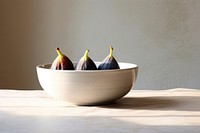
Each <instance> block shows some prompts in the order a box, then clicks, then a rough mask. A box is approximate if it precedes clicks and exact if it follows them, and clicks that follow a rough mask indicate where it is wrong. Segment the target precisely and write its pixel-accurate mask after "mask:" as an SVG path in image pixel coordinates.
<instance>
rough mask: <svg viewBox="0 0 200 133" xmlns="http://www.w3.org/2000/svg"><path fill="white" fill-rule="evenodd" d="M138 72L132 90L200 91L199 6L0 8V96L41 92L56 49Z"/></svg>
mask: <svg viewBox="0 0 200 133" xmlns="http://www.w3.org/2000/svg"><path fill="white" fill-rule="evenodd" d="M110 44H112V45H113V46H114V49H115V51H114V56H115V58H116V59H117V60H118V61H123V62H130V63H135V64H137V65H139V75H138V79H137V83H136V86H135V89H168V88H176V87H190V88H200V81H199V80H200V70H199V68H200V0H0V45H1V47H0V63H1V64H0V88H15V89H41V87H40V85H39V83H38V80H37V75H36V70H35V67H36V65H38V64H42V63H49V62H50V63H51V62H52V61H53V60H54V58H55V57H56V56H57V55H56V52H55V50H54V49H55V47H60V48H61V50H62V51H63V53H64V54H66V55H67V56H68V57H69V58H70V59H71V60H73V61H77V60H79V59H80V57H81V56H82V55H83V53H84V51H85V50H86V49H90V53H89V54H90V57H91V58H92V59H93V60H94V61H101V60H102V59H103V58H105V56H106V55H107V54H108V52H109V46H110Z"/></svg>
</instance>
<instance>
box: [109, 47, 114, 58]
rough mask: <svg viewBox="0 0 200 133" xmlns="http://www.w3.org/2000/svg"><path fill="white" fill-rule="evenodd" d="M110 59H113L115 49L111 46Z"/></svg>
mask: <svg viewBox="0 0 200 133" xmlns="http://www.w3.org/2000/svg"><path fill="white" fill-rule="evenodd" d="M109 57H113V47H112V46H110V54H109Z"/></svg>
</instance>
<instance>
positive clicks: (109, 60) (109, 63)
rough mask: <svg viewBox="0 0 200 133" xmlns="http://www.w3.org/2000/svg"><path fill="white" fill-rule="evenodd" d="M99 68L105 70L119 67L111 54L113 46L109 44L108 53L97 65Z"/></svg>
mask: <svg viewBox="0 0 200 133" xmlns="http://www.w3.org/2000/svg"><path fill="white" fill-rule="evenodd" d="M98 69H99V70H107V69H120V67H119V64H118V63H117V60H116V59H115V58H114V56H113V47H112V46H110V54H109V55H108V56H107V57H106V58H105V59H104V60H103V61H102V63H101V64H100V65H99V66H98Z"/></svg>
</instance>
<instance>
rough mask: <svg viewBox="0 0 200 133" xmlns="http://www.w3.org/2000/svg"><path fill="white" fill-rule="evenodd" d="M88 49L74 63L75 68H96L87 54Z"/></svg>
mask: <svg viewBox="0 0 200 133" xmlns="http://www.w3.org/2000/svg"><path fill="white" fill-rule="evenodd" d="M88 53H89V50H88V49H87V50H86V51H85V54H84V56H83V57H82V58H81V59H80V60H79V62H78V64H77V65H76V70H97V67H96V64H95V63H94V62H93V60H92V59H91V58H90V57H89V56H88Z"/></svg>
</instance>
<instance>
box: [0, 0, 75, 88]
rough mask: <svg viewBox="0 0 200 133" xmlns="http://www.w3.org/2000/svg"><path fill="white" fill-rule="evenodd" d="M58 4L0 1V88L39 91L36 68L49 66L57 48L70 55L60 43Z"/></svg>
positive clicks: (50, 0)
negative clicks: (45, 64)
mask: <svg viewBox="0 0 200 133" xmlns="http://www.w3.org/2000/svg"><path fill="white" fill-rule="evenodd" d="M62 2H63V1H54V0H1V1H0V19H1V21H0V43H1V48H0V60H1V67H0V88H13V89H41V87H40V85H39V83H38V80H37V75H36V70H35V67H36V65H38V64H41V63H49V62H52V60H53V59H54V58H55V57H56V53H55V52H54V49H55V47H57V46H60V47H62V48H63V50H65V51H66V52H67V53H68V54H69V55H70V53H71V52H70V51H69V50H68V49H70V46H66V43H65V42H63V40H62V39H63V36H64V35H65V34H64V33H62V31H61V26H60V25H61V24H62V21H61V18H62V17H61V16H60V14H62V13H61V12H62V10H61V9H60V7H59V6H60V5H62ZM65 15H67V14H65ZM63 44H65V48H66V47H67V48H68V49H64V46H63Z"/></svg>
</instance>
